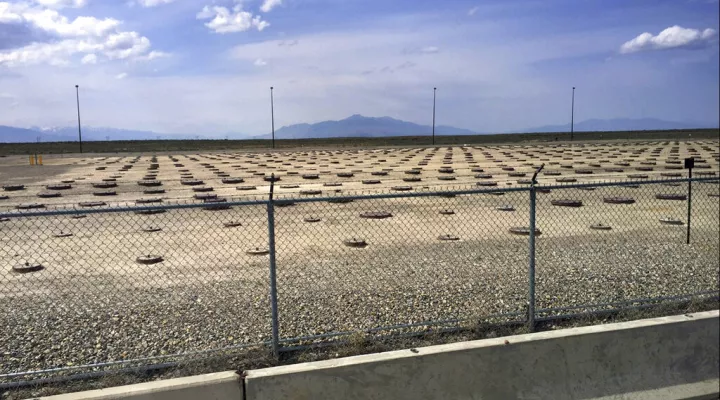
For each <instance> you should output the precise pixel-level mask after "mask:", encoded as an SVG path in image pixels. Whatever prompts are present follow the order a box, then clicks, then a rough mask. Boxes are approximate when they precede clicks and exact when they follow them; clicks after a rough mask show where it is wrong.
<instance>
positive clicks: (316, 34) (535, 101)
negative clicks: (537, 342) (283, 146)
mask: <svg viewBox="0 0 720 400" xmlns="http://www.w3.org/2000/svg"><path fill="white" fill-rule="evenodd" d="M719 14H720V13H719V11H718V2H717V1H712V0H652V1H650V0H648V1H643V0H544V1H533V0H518V1H515V0H504V1H465V0H463V1H460V0H443V1H429V0H415V1H410V0H244V1H236V0H214V1H213V0H17V1H5V2H1V1H0V107H2V110H3V111H2V112H1V113H0V124H3V125H13V126H23V127H27V126H41V127H47V126H66V125H72V124H74V121H75V102H74V100H75V99H74V95H75V92H74V85H75V84H78V85H80V87H81V102H82V112H83V122H84V123H85V124H86V125H91V126H110V127H115V128H126V129H144V130H154V131H157V132H174V133H192V134H196V133H198V134H203V133H207V134H218V133H227V132H240V133H247V134H251V135H257V134H263V133H266V132H268V131H269V126H270V121H269V104H268V103H269V87H270V86H274V87H275V110H276V126H283V125H289V124H293V123H300V122H317V121H322V120H326V119H342V118H345V117H347V116H349V115H351V114H356V113H359V114H363V115H368V116H391V117H394V118H399V119H403V120H408V121H412V122H417V123H421V124H430V122H431V111H432V88H433V87H434V86H436V87H437V88H438V92H437V97H438V105H437V121H438V124H442V125H452V126H457V127H462V128H468V129H473V130H477V131H482V132H493V131H512V130H521V129H525V128H528V127H534V126H540V125H548V124H563V123H567V122H568V120H569V114H570V110H569V108H570V94H571V88H572V86H576V87H577V92H576V109H575V114H576V120H585V119H590V118H660V119H666V120H674V121H686V122H693V123H702V124H706V125H711V126H717V125H718V119H719V118H720V117H719V114H718V113H719V111H718V110H719V109H720V104H719V100H718V98H719V96H720V92H719V89H718V87H719V85H720V82H719V78H718V75H719V65H718V64H719V63H718V47H719V46H718V24H719Z"/></svg>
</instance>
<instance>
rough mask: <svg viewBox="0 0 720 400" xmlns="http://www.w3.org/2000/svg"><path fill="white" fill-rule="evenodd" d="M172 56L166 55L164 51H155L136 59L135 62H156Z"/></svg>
mask: <svg viewBox="0 0 720 400" xmlns="http://www.w3.org/2000/svg"><path fill="white" fill-rule="evenodd" d="M170 56H172V54H170V53H166V52H164V51H155V50H153V51H151V52H149V53H147V54H146V55H142V56H137V57H135V58H134V60H135V61H152V60H156V59H158V58H167V57H170Z"/></svg>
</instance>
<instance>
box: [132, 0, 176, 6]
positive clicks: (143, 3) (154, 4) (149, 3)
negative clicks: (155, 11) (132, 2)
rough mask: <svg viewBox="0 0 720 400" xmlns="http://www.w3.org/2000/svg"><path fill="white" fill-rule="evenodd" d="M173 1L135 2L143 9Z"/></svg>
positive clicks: (143, 0) (150, 0)
mask: <svg viewBox="0 0 720 400" xmlns="http://www.w3.org/2000/svg"><path fill="white" fill-rule="evenodd" d="M173 1H175V0H137V3H138V4H140V5H141V6H143V7H155V6H159V5H161V4H170V3H172V2H173Z"/></svg>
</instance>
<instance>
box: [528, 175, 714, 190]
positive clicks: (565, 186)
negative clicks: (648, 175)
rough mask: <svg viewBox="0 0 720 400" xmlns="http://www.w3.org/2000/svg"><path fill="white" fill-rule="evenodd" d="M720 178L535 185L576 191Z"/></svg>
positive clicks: (540, 187) (707, 180)
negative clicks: (578, 189)
mask: <svg viewBox="0 0 720 400" xmlns="http://www.w3.org/2000/svg"><path fill="white" fill-rule="evenodd" d="M718 181H720V177H716V176H714V177H697V178H692V179H690V178H665V179H634V180H627V181H602V182H601V181H596V182H583V183H561V184H549V185H535V188H536V189H575V188H586V187H611V186H633V185H657V184H663V183H687V182H698V183H701V182H718Z"/></svg>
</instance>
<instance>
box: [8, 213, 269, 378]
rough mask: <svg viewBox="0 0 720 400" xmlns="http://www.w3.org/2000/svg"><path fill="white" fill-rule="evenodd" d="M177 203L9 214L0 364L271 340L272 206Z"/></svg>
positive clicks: (20, 365) (73, 362)
mask: <svg viewBox="0 0 720 400" xmlns="http://www.w3.org/2000/svg"><path fill="white" fill-rule="evenodd" d="M218 204H220V203H218ZM174 207H175V206H173V205H158V206H156V207H154V208H151V209H138V210H135V211H123V212H118V211H119V210H117V209H110V208H107V209H102V210H99V209H93V210H91V211H87V210H77V211H61V214H60V215H53V213H54V212H56V211H55V210H48V214H50V215H46V216H34V217H22V216H11V217H9V218H7V220H6V221H5V222H2V245H1V246H0V263H1V264H2V267H1V268H2V269H3V270H4V271H14V273H8V274H2V275H0V287H2V294H1V295H0V309H2V310H3V311H2V313H0V326H2V327H3V329H2V333H0V343H2V346H1V347H2V354H0V357H2V363H0V364H2V373H10V372H18V371H25V370H43V369H52V368H58V367H70V366H77V365H85V364H96V363H105V362H112V361H122V360H132V359H136V358H142V357H155V356H163V355H172V354H176V353H185V352H189V351H202V350H210V349H217V348H225V347H229V346H233V345H241V344H250V343H257V342H263V341H267V340H269V335H270V333H269V327H270V306H269V300H268V296H267V292H268V285H269V278H268V261H267V257H265V256H264V254H266V251H267V237H268V231H267V214H266V210H265V204H259V205H242V206H232V207H227V206H220V207H218V205H215V204H214V203H211V204H197V205H186V206H184V207H189V208H174ZM213 207H216V208H220V209H213ZM256 248H257V249H258V250H260V251H259V252H258V253H259V254H258V255H255V254H250V253H254V252H255V251H254V250H255V249H256ZM248 251H250V252H249V253H248ZM36 269H37V271H35V270H36Z"/></svg>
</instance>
